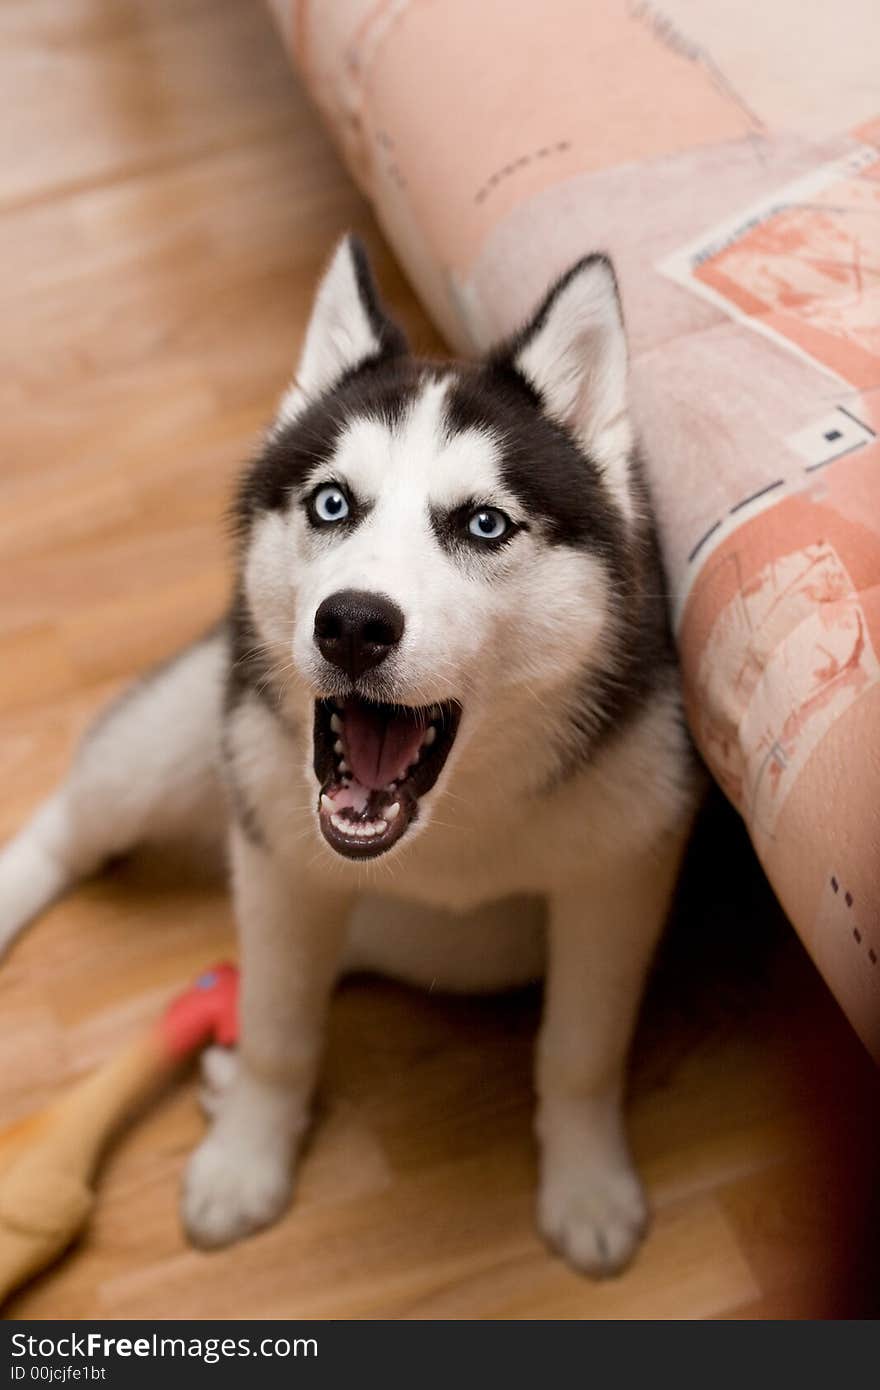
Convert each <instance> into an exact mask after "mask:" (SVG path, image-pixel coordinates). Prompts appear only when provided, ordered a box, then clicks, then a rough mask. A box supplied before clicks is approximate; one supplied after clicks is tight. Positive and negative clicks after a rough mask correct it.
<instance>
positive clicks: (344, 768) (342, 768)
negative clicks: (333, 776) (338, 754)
mask: <svg viewBox="0 0 880 1390" xmlns="http://www.w3.org/2000/svg"><path fill="white" fill-rule="evenodd" d="M339 771H340V772H351V768H350V767H349V765H348V763H347V762H346V761H345V759H343V760H342V762H341V763H340V764H339Z"/></svg>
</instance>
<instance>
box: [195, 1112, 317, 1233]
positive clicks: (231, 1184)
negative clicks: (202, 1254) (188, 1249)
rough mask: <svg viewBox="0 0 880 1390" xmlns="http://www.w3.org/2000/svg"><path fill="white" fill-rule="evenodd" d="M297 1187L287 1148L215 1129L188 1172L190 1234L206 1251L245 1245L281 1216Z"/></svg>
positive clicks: (197, 1151) (199, 1149)
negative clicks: (236, 1243)
mask: <svg viewBox="0 0 880 1390" xmlns="http://www.w3.org/2000/svg"><path fill="white" fill-rule="evenodd" d="M292 1185H293V1174H292V1166H291V1163H290V1161H289V1156H288V1154H287V1152H286V1149H282V1151H280V1152H279V1150H278V1149H277V1148H276V1147H266V1146H258V1145H255V1144H254V1143H253V1142H252V1141H251V1140H249V1139H248V1138H247V1137H246V1136H244V1135H242V1136H240V1137H234V1136H230V1135H229V1134H228V1132H223V1131H221V1130H218V1129H215V1130H214V1131H213V1132H212V1133H211V1134H209V1135H208V1137H207V1139H205V1140H204V1141H203V1143H201V1144H200V1145H199V1147H198V1148H197V1149H196V1151H195V1153H194V1154H193V1156H192V1158H191V1159H190V1161H189V1167H188V1168H187V1172H186V1178H185V1180H184V1186H183V1199H182V1202H181V1216H182V1219H183V1225H184V1228H185V1230H186V1233H187V1235H188V1236H189V1238H190V1240H191V1241H192V1243H193V1244H194V1245H198V1246H200V1247H201V1248H202V1249H204V1250H209V1249H214V1248H216V1247H217V1246H221V1245H229V1244H231V1242H232V1241H235V1240H241V1239H242V1237H243V1236H248V1235H251V1234H253V1232H254V1231H258V1230H260V1229H261V1228H262V1227H263V1226H268V1225H270V1224H271V1223H272V1222H273V1221H274V1220H275V1219H276V1218H277V1217H278V1216H280V1215H281V1213H282V1211H283V1210H284V1208H285V1207H286V1206H287V1203H288V1201H289V1200H290V1193H291V1188H292Z"/></svg>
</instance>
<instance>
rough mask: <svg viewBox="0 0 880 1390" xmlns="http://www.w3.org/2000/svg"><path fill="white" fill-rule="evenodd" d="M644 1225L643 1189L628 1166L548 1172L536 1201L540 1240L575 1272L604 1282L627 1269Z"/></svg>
mask: <svg viewBox="0 0 880 1390" xmlns="http://www.w3.org/2000/svg"><path fill="white" fill-rule="evenodd" d="M647 1224H648V1206H647V1202H646V1200H645V1194H644V1191H643V1189H642V1185H641V1183H640V1182H639V1180H638V1178H637V1176H636V1174H635V1172H634V1171H633V1170H632V1168H630V1167H629V1165H628V1164H621V1163H608V1164H607V1165H600V1164H596V1163H593V1164H590V1163H589V1162H587V1163H584V1164H583V1165H581V1166H577V1167H575V1166H573V1165H566V1166H564V1167H563V1166H558V1167H557V1168H556V1169H555V1170H554V1168H553V1167H552V1166H551V1167H550V1168H548V1169H546V1170H545V1172H544V1176H543V1179H542V1182H541V1188H540V1192H539V1196H538V1226H539V1229H540V1231H541V1234H542V1235H543V1236H544V1239H545V1240H546V1241H547V1242H548V1244H549V1245H551V1246H552V1247H553V1249H554V1250H555V1251H557V1253H558V1254H560V1255H562V1256H563V1257H564V1258H565V1259H566V1260H568V1261H569V1263H570V1264H572V1265H574V1266H575V1268H576V1269H579V1270H582V1271H583V1272H584V1273H585V1274H591V1275H593V1276H594V1277H595V1278H600V1279H601V1278H607V1277H608V1276H609V1275H612V1274H619V1273H620V1271H621V1270H623V1269H625V1267H626V1266H627V1264H628V1263H629V1261H630V1260H631V1259H632V1257H633V1255H634V1254H635V1252H636V1250H637V1249H638V1246H639V1244H640V1242H641V1240H642V1237H643V1235H644V1233H645V1230H646V1228H647Z"/></svg>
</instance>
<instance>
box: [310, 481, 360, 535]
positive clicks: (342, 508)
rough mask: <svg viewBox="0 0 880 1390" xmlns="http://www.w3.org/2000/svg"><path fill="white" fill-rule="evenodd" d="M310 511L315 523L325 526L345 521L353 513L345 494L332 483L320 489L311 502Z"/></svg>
mask: <svg viewBox="0 0 880 1390" xmlns="http://www.w3.org/2000/svg"><path fill="white" fill-rule="evenodd" d="M310 509H311V512H312V516H313V517H314V519H315V521H318V522H321V523H322V524H323V525H325V526H328V525H332V524H333V522H335V521H344V520H345V518H346V517H347V516H348V515H349V513H350V511H351V507H350V506H349V502H348V498H347V497H346V495H345V493H344V492H343V491H342V489H341V488H338V487H335V486H334V485H333V484H332V483H329V484H328V485H327V487H322V488H319V489H318V491H317V492H316V493H315V495H314V497H313V498H312V500H311V504H310Z"/></svg>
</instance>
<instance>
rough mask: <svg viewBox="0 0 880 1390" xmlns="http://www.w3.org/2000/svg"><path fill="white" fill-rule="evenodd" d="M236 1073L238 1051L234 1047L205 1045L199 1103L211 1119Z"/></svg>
mask: <svg viewBox="0 0 880 1390" xmlns="http://www.w3.org/2000/svg"><path fill="white" fill-rule="evenodd" d="M237 1073H238V1052H237V1051H236V1049H235V1048H234V1047H219V1046H218V1047H206V1048H205V1051H204V1052H203V1053H202V1064H201V1081H202V1084H201V1086H200V1087H199V1104H200V1106H201V1107H202V1110H203V1111H204V1113H205V1114H206V1115H207V1116H208V1118H209V1119H213V1118H214V1116H215V1115H216V1114H217V1113H218V1111H219V1109H220V1106H221V1105H222V1103H223V1098H224V1096H225V1095H226V1093H227V1091H228V1090H229V1088H230V1086H231V1085H232V1083H233V1081H234V1080H235V1077H236V1075H237Z"/></svg>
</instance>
